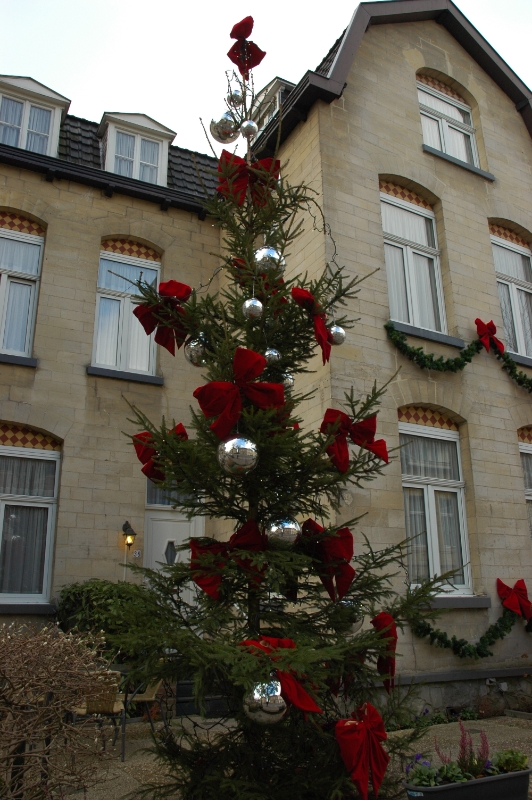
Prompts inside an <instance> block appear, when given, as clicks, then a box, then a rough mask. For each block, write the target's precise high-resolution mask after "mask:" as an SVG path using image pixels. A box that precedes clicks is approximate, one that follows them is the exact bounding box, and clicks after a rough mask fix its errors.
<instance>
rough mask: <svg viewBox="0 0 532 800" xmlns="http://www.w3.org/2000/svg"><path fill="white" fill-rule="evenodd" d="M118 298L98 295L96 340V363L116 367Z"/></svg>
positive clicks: (118, 316) (118, 317)
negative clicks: (112, 298) (113, 298)
mask: <svg viewBox="0 0 532 800" xmlns="http://www.w3.org/2000/svg"><path fill="white" fill-rule="evenodd" d="M119 320H120V300H111V298H109V297H100V303H99V310H98V332H97V340H96V342H97V343H96V363H97V364H106V365H107V366H109V367H116V366H117V364H118V323H119Z"/></svg>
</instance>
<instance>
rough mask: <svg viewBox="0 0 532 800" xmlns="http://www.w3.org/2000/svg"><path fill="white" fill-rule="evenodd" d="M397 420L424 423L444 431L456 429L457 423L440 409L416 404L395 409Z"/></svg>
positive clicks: (414, 423)
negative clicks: (436, 409)
mask: <svg viewBox="0 0 532 800" xmlns="http://www.w3.org/2000/svg"><path fill="white" fill-rule="evenodd" d="M397 418H398V420H399V422H410V424H413V425H426V426H427V427H428V428H441V429H442V430H445V431H457V430H458V425H457V424H456V422H454V420H452V419H450V417H446V416H445V414H442V412H441V411H435V410H433V409H432V408H419V407H418V406H401V408H398V409H397Z"/></svg>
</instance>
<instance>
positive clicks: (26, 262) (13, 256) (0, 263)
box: [0, 236, 41, 275]
mask: <svg viewBox="0 0 532 800" xmlns="http://www.w3.org/2000/svg"><path fill="white" fill-rule="evenodd" d="M40 255H41V247H40V245H38V244H28V242H17V241H16V240H15V239H8V238H7V237H3V236H0V267H2V268H3V269H8V270H9V271H10V272H26V273H27V274H28V275H38V274H39V258H40Z"/></svg>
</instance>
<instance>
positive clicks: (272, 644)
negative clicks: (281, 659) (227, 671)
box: [240, 636, 323, 714]
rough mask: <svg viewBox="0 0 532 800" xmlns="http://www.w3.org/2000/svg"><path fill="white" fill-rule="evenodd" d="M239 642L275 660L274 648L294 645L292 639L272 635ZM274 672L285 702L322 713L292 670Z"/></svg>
mask: <svg viewBox="0 0 532 800" xmlns="http://www.w3.org/2000/svg"><path fill="white" fill-rule="evenodd" d="M240 644H241V646H243V647H253V648H256V649H257V650H261V651H262V652H263V653H266V654H267V655H269V656H270V657H271V659H272V661H275V651H276V650H279V649H285V648H288V649H290V650H294V649H295V646H296V644H295V642H294V641H293V640H292V639H278V638H276V637H272V636H261V637H260V640H259V641H257V640H256V639H247V640H246V641H244V642H240ZM275 672H276V673H277V677H278V678H279V683H280V684H281V695H282V696H283V698H284V700H285V701H286V702H287V703H292V705H294V706H295V707H296V708H300V709H301V711H304V712H308V711H313V712H315V713H316V714H323V711H322V710H321V708H320V707H319V706H317V705H316V703H315V702H314V700H313V699H312V697H311V696H310V695H309V694H308V692H307V691H306V690H305V689H304V688H303V686H302V685H301V684H300V682H299V681H298V679H297V678H296V676H295V673H294V672H293V671H292V670H290V672H287V671H285V670H280V669H277V670H275Z"/></svg>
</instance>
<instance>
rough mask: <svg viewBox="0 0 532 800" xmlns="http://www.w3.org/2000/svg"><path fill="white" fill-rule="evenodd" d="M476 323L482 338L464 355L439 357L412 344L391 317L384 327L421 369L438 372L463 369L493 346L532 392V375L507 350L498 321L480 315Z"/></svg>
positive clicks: (512, 374)
mask: <svg viewBox="0 0 532 800" xmlns="http://www.w3.org/2000/svg"><path fill="white" fill-rule="evenodd" d="M475 324H476V326H477V333H478V339H474V340H473V341H472V342H471V343H470V344H468V345H467V347H464V348H463V349H462V350H460V355H458V356H456V358H444V357H443V356H438V357H437V356H435V355H434V353H425V352H424V351H423V348H422V347H411V346H410V345H409V344H408V342H407V338H406V335H405V334H404V333H401V332H400V331H397V330H396V329H395V326H394V324H393V322H391V321H390V322H387V323H386V325H385V326H384V327H385V329H386V333H387V334H388V338H389V339H390V341H391V342H393V344H394V345H395V346H396V348H397V349H398V350H399V352H400V353H401V354H402V355H403V356H405V357H406V358H408V359H409V360H410V361H412V362H413V363H414V364H416V365H417V366H418V367H419V368H420V369H431V370H434V371H435V372H460V371H461V370H463V369H464V367H465V366H466V364H470V363H471V361H472V360H473V356H475V355H476V354H477V353H480V351H481V350H482V348H483V347H484V348H485V349H486V350H487V352H488V353H489V351H490V349H492V350H493V352H494V353H495V355H496V356H497V358H498V359H499V361H502V362H503V364H502V369H503V370H504V371H505V372H507V373H508V375H509V376H510V378H511V379H512V380H513V381H515V382H516V383H517V384H518V386H521V387H522V388H523V389H526V391H527V392H532V378H529V377H528V375H525V373H524V372H523V371H522V370H520V369H518V368H517V364H516V362H515V361H514V360H513V358H512V357H511V356H510V355H509V354H508V353H507V352H505V349H504V345H503V343H502V342H501V341H500V339H497V337H496V336H495V334H496V333H497V328H496V327H495V324H494V322H493V321H492V320H491V321H490V322H488V323H486V322H482V320H481V319H478V318H477V319H476V320H475Z"/></svg>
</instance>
